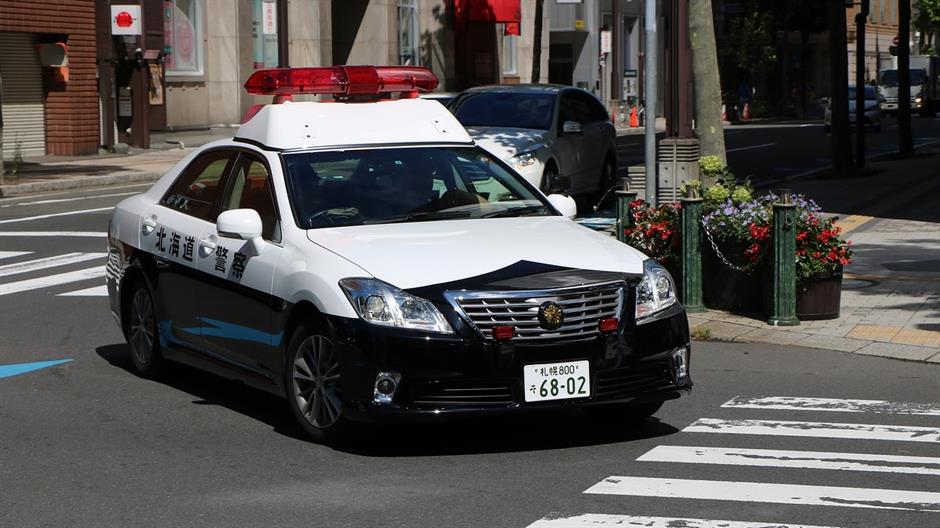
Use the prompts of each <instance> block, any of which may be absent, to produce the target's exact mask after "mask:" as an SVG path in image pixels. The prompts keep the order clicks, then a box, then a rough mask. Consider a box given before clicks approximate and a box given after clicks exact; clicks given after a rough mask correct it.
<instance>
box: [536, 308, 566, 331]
mask: <svg viewBox="0 0 940 528" xmlns="http://www.w3.org/2000/svg"><path fill="white" fill-rule="evenodd" d="M564 322H565V312H564V311H562V309H561V306H558V305H557V304H555V303H553V302H552V301H546V302H543V303H542V305H541V306H539V325H540V326H541V327H542V328H544V329H546V330H558V329H559V328H561V325H562V324H564Z"/></svg>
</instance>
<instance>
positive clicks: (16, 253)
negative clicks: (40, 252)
mask: <svg viewBox="0 0 940 528" xmlns="http://www.w3.org/2000/svg"><path fill="white" fill-rule="evenodd" d="M30 253H32V251H0V259H5V258H13V257H19V256H22V255H29V254H30Z"/></svg>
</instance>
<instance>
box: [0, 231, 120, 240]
mask: <svg viewBox="0 0 940 528" xmlns="http://www.w3.org/2000/svg"><path fill="white" fill-rule="evenodd" d="M106 236H108V233H106V232H104V231H100V232H99V231H0V237H101V238H104V237H106Z"/></svg>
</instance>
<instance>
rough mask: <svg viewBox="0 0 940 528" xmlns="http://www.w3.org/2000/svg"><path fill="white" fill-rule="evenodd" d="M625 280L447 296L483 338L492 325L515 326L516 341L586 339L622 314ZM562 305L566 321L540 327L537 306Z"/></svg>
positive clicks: (490, 337)
mask: <svg viewBox="0 0 940 528" xmlns="http://www.w3.org/2000/svg"><path fill="white" fill-rule="evenodd" d="M625 288H626V282H624V281H615V282H605V283H599V284H590V285H586V286H574V287H569V288H558V289H552V290H527V291H490V292H487V291H447V292H444V297H445V298H446V299H447V300H448V301H449V302H450V304H451V305H452V306H453V307H454V309H455V310H457V313H458V314H460V316H461V317H462V318H463V319H464V321H466V322H467V323H468V324H469V325H470V326H471V327H472V328H473V329H474V330H476V331H477V332H478V333H479V334H480V335H481V336H483V338H485V339H492V338H493V335H492V327H493V326H497V325H508V326H515V327H516V334H517V335H516V337H515V338H514V339H513V341H547V340H556V341H586V340H590V339H594V338H596V337H597V336H598V335H599V334H600V332H599V330H598V329H597V321H599V320H601V319H604V318H607V317H617V318H619V317H620V316H621V313H622V312H623V303H624V291H625ZM546 301H552V302H554V303H556V304H558V305H560V306H561V307H562V308H563V309H564V312H565V321H564V324H563V325H562V327H561V328H559V329H557V330H545V329H544V328H542V327H541V326H539V321H538V309H539V306H540V305H541V304H542V303H544V302H546Z"/></svg>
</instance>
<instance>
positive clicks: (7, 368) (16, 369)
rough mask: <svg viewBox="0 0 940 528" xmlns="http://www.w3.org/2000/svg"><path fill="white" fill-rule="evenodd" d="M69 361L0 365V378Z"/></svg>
mask: <svg viewBox="0 0 940 528" xmlns="http://www.w3.org/2000/svg"><path fill="white" fill-rule="evenodd" d="M70 361H72V360H71V359H55V360H52V361H36V362H34V363H14V364H12V365H0V378H12V377H13V376H19V375H20V374H26V373H27V372H32V371H34V370H41V369H44V368H49V367H54V366H56V365H61V364H63V363H68V362H70Z"/></svg>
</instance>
